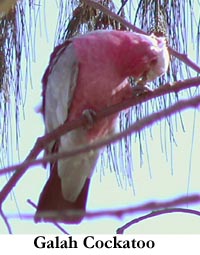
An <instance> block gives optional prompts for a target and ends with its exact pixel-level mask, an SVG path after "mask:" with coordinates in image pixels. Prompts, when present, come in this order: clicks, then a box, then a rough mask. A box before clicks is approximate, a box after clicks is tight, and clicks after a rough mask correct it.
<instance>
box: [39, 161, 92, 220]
mask: <svg viewBox="0 0 200 255" xmlns="http://www.w3.org/2000/svg"><path fill="white" fill-rule="evenodd" d="M89 183H90V179H89V178H88V179H86V182H85V185H84V186H83V189H82V191H81V193H80V194H79V196H78V198H77V199H76V201H74V202H69V201H66V200H65V199H64V198H63V195H62V190H61V180H60V178H59V176H58V173H57V163H54V164H52V167H51V174H50V177H49V179H48V181H47V183H46V185H45V187H44V189H43V191H42V193H41V195H40V198H39V202H38V207H37V212H36V214H35V217H34V220H35V222H40V221H46V222H63V223H66V224H78V223H80V222H81V220H82V219H83V217H84V213H85V208H86V201H87V195H88V188H89Z"/></svg>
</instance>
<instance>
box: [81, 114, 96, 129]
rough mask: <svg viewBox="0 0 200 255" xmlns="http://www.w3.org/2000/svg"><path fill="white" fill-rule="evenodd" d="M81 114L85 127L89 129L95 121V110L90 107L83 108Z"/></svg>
mask: <svg viewBox="0 0 200 255" xmlns="http://www.w3.org/2000/svg"><path fill="white" fill-rule="evenodd" d="M82 114H83V116H84V117H85V119H86V128H87V129H91V128H92V127H93V125H94V123H95V117H96V112H95V111H94V110H92V109H85V110H84V111H83V113H82Z"/></svg>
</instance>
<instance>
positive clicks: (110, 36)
mask: <svg viewBox="0 0 200 255" xmlns="http://www.w3.org/2000/svg"><path fill="white" fill-rule="evenodd" d="M168 64H169V54H168V50H167V46H166V42H165V39H164V38H157V37H156V36H154V35H151V36H147V35H143V34H138V33H133V32H127V31H116V30H115V31H105V30H104V31H94V32H90V33H88V34H85V35H80V36H77V37H74V38H73V39H70V40H67V41H65V42H64V43H63V44H61V45H59V46H57V47H56V48H55V49H54V51H53V53H52V54H51V58H50V63H49V66H48V67H47V70H46V72H45V74H44V77H43V80H42V82H43V110H42V111H43V116H44V122H45V128H46V133H48V132H51V131H52V130H54V129H55V128H57V127H59V126H60V125H61V124H63V123H64V122H67V121H71V120H75V119H77V118H80V117H81V116H82V114H83V113H85V112H88V113H90V112H91V111H94V112H98V111H100V110H102V109H103V108H106V107H108V106H110V105H113V104H116V103H120V102H121V101H123V100H124V99H127V98H130V97H131V96H132V94H133V88H132V87H131V85H130V84H129V83H128V80H127V78H128V77H130V76H132V77H134V78H135V79H136V80H137V81H140V82H141V81H144V83H145V82H148V81H152V80H154V79H155V78H157V77H158V76H160V75H162V74H163V73H164V72H166V70H167V68H168ZM117 116H118V114H114V115H112V116H110V117H107V118H105V119H103V120H99V121H96V122H94V123H93V125H92V127H91V128H88V129H87V128H83V127H81V128H78V129H75V130H73V131H71V132H68V133H67V134H65V135H63V136H62V137H61V138H60V140H59V141H56V142H54V143H51V144H50V145H49V146H48V147H47V149H46V153H55V152H63V151H70V150H72V149H74V148H76V147H77V146H80V145H84V144H89V143H91V142H93V141H96V140H98V139H100V138H102V137H105V136H107V135H109V134H112V133H113V132H114V130H115V122H116V119H117ZM99 153H100V151H99V150H96V151H92V152H87V153H84V154H81V155H77V156H74V157H70V158H66V159H62V160H58V161H57V162H55V163H52V164H51V165H50V177H49V179H48V181H47V183H46V185H45V187H44V189H43V191H42V193H41V195H40V198H39V202H38V207H37V212H36V215H35V221H36V222H38V221H41V220H43V221H60V222H64V223H71V224H74V223H79V222H80V221H81V220H82V219H83V217H84V211H85V209H86V201H87V194H88V188H89V183H90V179H91V176H92V173H93V170H94V168H95V165H96V162H97V159H98V156H99ZM77 210H79V213H78V212H77ZM80 210H81V211H82V212H83V214H82V215H81V214H80ZM76 212H77V213H76Z"/></svg>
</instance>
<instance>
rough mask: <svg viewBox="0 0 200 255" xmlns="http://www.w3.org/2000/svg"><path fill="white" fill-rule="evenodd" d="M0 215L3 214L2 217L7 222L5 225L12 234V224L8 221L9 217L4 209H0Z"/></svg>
mask: <svg viewBox="0 0 200 255" xmlns="http://www.w3.org/2000/svg"><path fill="white" fill-rule="evenodd" d="M0 215H1V217H2V219H3V220H4V222H5V225H6V227H7V229H8V233H9V234H12V229H11V226H10V224H9V222H8V219H7V217H6V216H5V214H4V213H3V211H2V209H0Z"/></svg>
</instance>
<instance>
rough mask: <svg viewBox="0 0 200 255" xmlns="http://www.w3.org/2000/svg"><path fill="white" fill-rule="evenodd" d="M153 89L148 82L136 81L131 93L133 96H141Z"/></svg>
mask: <svg viewBox="0 0 200 255" xmlns="http://www.w3.org/2000/svg"><path fill="white" fill-rule="evenodd" d="M153 91H154V90H153V89H151V88H150V87H149V86H148V84H142V85H141V84H140V83H138V84H137V85H136V86H135V87H133V95H134V96H141V95H143V94H146V93H151V92H153Z"/></svg>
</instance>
